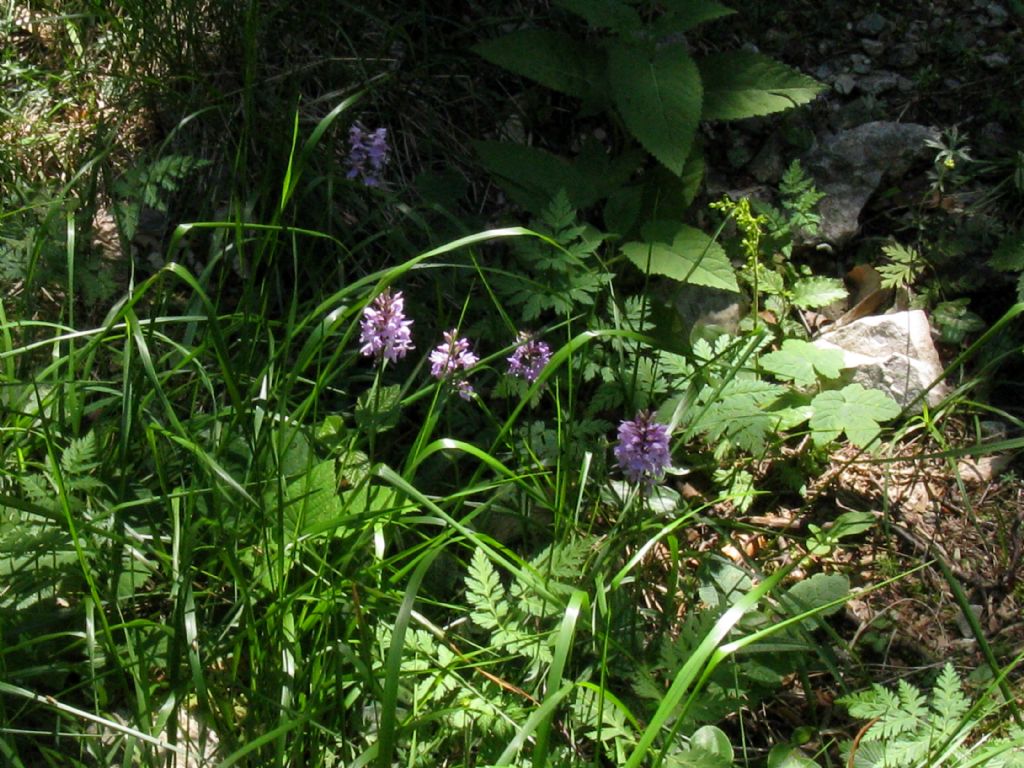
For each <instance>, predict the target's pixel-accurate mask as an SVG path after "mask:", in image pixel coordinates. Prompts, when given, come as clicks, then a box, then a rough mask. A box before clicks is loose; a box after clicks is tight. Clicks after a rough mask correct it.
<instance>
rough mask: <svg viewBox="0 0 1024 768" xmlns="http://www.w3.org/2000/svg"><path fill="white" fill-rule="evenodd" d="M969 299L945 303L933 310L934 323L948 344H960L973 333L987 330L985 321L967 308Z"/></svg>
mask: <svg viewBox="0 0 1024 768" xmlns="http://www.w3.org/2000/svg"><path fill="white" fill-rule="evenodd" d="M970 301H971V300H970V299H969V298H966V297H965V298H962V299H956V300H954V301H944V302H942V303H941V304H939V305H938V306H936V307H935V309H934V310H932V322H933V323H934V324H935V326H936V327H937V328H938V329H939V332H940V333H941V336H942V341H943V342H945V343H946V344H960V343H961V342H962V341H963V340H964V339H966V338H967V336H968V335H969V334H971V333H977V332H978V331H982V330H984V329H985V321H984V320H982V319H981V317H979V316H978V315H976V314H975V313H974V312H971V310H969V309H968V308H967V305H968V304H969V303H970Z"/></svg>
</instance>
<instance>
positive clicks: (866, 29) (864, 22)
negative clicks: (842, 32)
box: [855, 13, 886, 37]
mask: <svg viewBox="0 0 1024 768" xmlns="http://www.w3.org/2000/svg"><path fill="white" fill-rule="evenodd" d="M885 25H886V21H885V17H884V16H882V15H881V14H878V13H869V14H868V15H867V16H865V17H864V18H863V19H861V20H860V21H858V22H857V26H856V27H855V29H856V30H857V32H859V33H860V34H862V35H871V36H872V37H873V36H875V35H877V34H878V33H879V32H881V31H882V30H883V29H885Z"/></svg>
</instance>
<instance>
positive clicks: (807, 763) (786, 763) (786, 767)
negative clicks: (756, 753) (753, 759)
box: [768, 744, 819, 768]
mask: <svg viewBox="0 0 1024 768" xmlns="http://www.w3.org/2000/svg"><path fill="white" fill-rule="evenodd" d="M768 768H819V766H818V764H817V763H816V762H814V761H813V760H811V758H809V757H807V755H805V754H803V753H802V752H801V751H800V750H799V749H797V748H796V747H793V746H790V745H789V744H776V745H775V746H774V747H772V749H771V751H770V752H769V753H768Z"/></svg>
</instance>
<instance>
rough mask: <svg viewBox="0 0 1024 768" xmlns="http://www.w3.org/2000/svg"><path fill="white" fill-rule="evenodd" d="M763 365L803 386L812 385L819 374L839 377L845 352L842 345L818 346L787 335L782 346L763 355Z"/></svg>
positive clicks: (770, 370) (830, 377) (828, 377)
mask: <svg viewBox="0 0 1024 768" xmlns="http://www.w3.org/2000/svg"><path fill="white" fill-rule="evenodd" d="M761 367H762V368H764V369H765V370H766V371H769V372H771V373H774V374H775V375H776V376H778V377H780V378H783V379H789V380H790V381H792V382H793V383H794V384H796V385H797V386H799V387H809V386H811V385H813V384H816V383H817V381H818V377H819V376H820V377H824V378H826V379H835V378H838V377H839V370H840V369H841V368H842V367H843V353H842V352H841V351H839V350H838V349H822V348H820V347H816V346H815V345H814V344H811V343H810V342H807V341H803V340H802V339H786V340H785V341H784V342H782V349H780V350H778V351H777V352H770V353H769V354H767V355H765V356H764V357H762V358H761Z"/></svg>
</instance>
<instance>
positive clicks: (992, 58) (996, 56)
mask: <svg viewBox="0 0 1024 768" xmlns="http://www.w3.org/2000/svg"><path fill="white" fill-rule="evenodd" d="M981 63H982V64H984V65H985V66H986V67H988V68H989V69H1002V68H1003V67H1005V66H1006V65H1007V64H1009V63H1010V58H1009V57H1008V56H1007V55H1006V54H1005V53H998V52H996V53H990V54H988V56H982V57H981Z"/></svg>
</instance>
